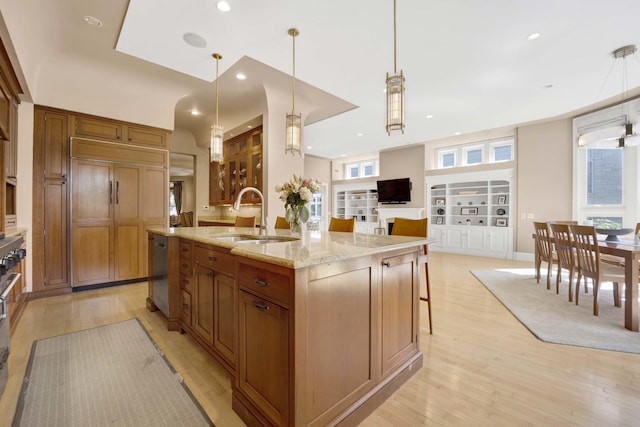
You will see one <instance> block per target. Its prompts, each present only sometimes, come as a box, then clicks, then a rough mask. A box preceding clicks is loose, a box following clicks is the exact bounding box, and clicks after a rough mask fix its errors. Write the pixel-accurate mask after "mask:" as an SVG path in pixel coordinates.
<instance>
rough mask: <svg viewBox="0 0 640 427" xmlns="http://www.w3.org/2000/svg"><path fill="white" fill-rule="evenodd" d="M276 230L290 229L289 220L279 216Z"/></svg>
mask: <svg viewBox="0 0 640 427" xmlns="http://www.w3.org/2000/svg"><path fill="white" fill-rule="evenodd" d="M274 228H283V229H284V228H287V229H288V228H289V223H288V222H287V219H286V218H285V217H283V216H278V217H276V225H275V226H274Z"/></svg>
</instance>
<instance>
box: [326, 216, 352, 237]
mask: <svg viewBox="0 0 640 427" xmlns="http://www.w3.org/2000/svg"><path fill="white" fill-rule="evenodd" d="M355 226H356V219H355V218H353V217H352V218H349V219H342V218H335V217H331V222H329V231H344V232H347V233H353V230H354V229H355Z"/></svg>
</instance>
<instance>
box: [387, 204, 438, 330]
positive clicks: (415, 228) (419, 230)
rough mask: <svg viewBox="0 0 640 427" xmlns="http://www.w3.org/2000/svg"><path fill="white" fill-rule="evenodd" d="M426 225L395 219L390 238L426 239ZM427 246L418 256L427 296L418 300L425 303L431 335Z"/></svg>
mask: <svg viewBox="0 0 640 427" xmlns="http://www.w3.org/2000/svg"><path fill="white" fill-rule="evenodd" d="M427 224H428V219H427V218H422V219H407V218H398V217H396V218H395V220H394V222H393V227H392V228H391V235H392V236H416V237H427ZM428 250H429V247H428V245H422V256H420V259H419V260H418V261H419V262H422V263H424V276H425V281H426V287H427V296H426V297H423V296H420V300H422V301H426V302H427V311H428V313H429V333H430V334H433V322H432V319H431V288H430V286H429V257H428Z"/></svg>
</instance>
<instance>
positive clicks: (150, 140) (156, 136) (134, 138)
mask: <svg viewBox="0 0 640 427" xmlns="http://www.w3.org/2000/svg"><path fill="white" fill-rule="evenodd" d="M127 141H128V142H131V143H133V144H140V145H147V146H150V147H157V148H167V142H168V141H167V132H163V131H160V130H157V129H150V128H145V127H141V126H131V125H129V126H127Z"/></svg>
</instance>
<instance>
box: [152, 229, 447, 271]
mask: <svg viewBox="0 0 640 427" xmlns="http://www.w3.org/2000/svg"><path fill="white" fill-rule="evenodd" d="M147 231H149V232H151V233H155V234H160V235H164V236H169V237H171V236H174V237H182V238H186V239H190V240H193V241H195V242H201V243H206V244H209V245H215V246H220V247H224V248H228V249H231V253H233V254H235V255H238V256H244V257H247V258H252V259H256V260H260V261H264V262H268V263H271V264H277V265H281V266H283V267H288V268H294V269H295V268H304V267H309V266H312V265H318V264H326V263H329V262H335V261H340V260H344V259H349V258H357V257H361V256H368V255H373V254H377V253H384V252H388V251H392V250H396V249H405V248H413V247H415V246H416V245H418V246H419V245H423V244H429V243H433V242H435V240H436V239H434V238H424V237H409V236H387V235H373V234H363V233H337V232H328V231H306V232H305V233H304V234H303V235H302V236H292V235H291V233H290V232H289V231H288V230H267V233H266V235H265V236H260V235H259V230H258V229H252V228H246V227H224V226H218V227H176V228H165V227H148V228H147ZM230 236H249V237H251V236H254V237H259V238H269V237H277V238H282V239H287V240H285V241H281V242H273V243H263V244H251V243H241V242H237V241H235V242H234V241H230V240H225V239H224V238H225V237H227V238H228V237H230ZM294 239H295V240H294Z"/></svg>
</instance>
